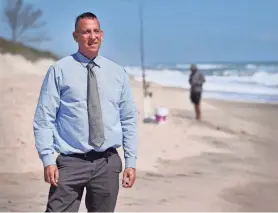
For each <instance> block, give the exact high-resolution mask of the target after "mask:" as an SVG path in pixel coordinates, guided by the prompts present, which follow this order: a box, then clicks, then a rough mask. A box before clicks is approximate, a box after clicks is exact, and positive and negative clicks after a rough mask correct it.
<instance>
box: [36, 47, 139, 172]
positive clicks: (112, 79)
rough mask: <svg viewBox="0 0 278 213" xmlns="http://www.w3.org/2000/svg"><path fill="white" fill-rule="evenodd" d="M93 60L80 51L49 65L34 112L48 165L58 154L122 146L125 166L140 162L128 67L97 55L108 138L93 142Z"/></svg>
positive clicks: (38, 145) (39, 145) (40, 149)
mask: <svg viewBox="0 0 278 213" xmlns="http://www.w3.org/2000/svg"><path fill="white" fill-rule="evenodd" d="M89 61H90V60H89V59H88V58H86V57H85V56H83V55H82V54H81V53H80V52H77V53H75V54H73V55H71V56H67V57H64V58H62V59H61V60H59V61H57V62H55V63H54V64H53V65H52V66H50V68H49V70H48V72H47V74H46V76H45V78H44V81H43V83H42V87H41V91H40V96H39V99H38V104H37V107H36V111H35V116H34V126H33V127H34V136H35V145H36V149H37V151H38V153H39V157H40V159H41V160H42V162H43V166H44V167H46V166H48V165H51V164H56V163H55V161H56V160H55V158H54V151H55V150H56V151H57V152H58V153H64V154H71V153H86V152H89V151H91V150H95V151H99V152H102V151H105V150H106V149H107V148H109V147H114V148H119V147H120V146H123V149H124V158H125V167H126V168H128V167H132V168H135V167H136V159H137V146H138V135H137V124H138V123H137V122H138V111H137V107H136V103H135V101H134V97H133V95H132V91H131V87H130V84H129V78H128V75H127V73H126V72H125V70H124V69H123V68H122V67H121V66H119V65H117V64H115V63H114V62H112V61H110V60H108V59H106V58H104V57H102V56H97V57H96V58H95V59H94V62H95V63H96V64H97V66H95V68H94V71H95V73H96V78H97V82H98V92H99V96H100V104H101V109H102V114H103V123H104V134H105V142H104V144H103V145H102V146H101V147H95V146H94V145H89V143H88V141H89V123H88V112H87V72H88V71H87V68H86V65H87V64H88V62H89Z"/></svg>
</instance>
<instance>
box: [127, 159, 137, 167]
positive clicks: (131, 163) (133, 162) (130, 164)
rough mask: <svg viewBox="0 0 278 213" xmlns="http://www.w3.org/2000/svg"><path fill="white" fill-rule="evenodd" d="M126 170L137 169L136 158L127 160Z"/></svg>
mask: <svg viewBox="0 0 278 213" xmlns="http://www.w3.org/2000/svg"><path fill="white" fill-rule="evenodd" d="M125 168H134V169H135V168H136V158H126V159H125Z"/></svg>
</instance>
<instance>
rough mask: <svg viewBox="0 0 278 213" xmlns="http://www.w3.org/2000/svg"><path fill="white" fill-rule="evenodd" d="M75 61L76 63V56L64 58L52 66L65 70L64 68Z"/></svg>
mask: <svg viewBox="0 0 278 213" xmlns="http://www.w3.org/2000/svg"><path fill="white" fill-rule="evenodd" d="M73 61H74V54H72V55H68V56H64V57H62V58H60V59H59V60H57V61H55V62H54V63H53V64H52V67H54V68H64V67H67V66H69V64H70V63H72V62H73Z"/></svg>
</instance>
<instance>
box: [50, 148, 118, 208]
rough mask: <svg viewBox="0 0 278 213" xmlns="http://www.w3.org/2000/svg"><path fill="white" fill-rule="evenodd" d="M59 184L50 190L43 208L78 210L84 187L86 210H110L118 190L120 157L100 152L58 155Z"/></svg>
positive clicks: (114, 203) (114, 204) (113, 205)
mask: <svg viewBox="0 0 278 213" xmlns="http://www.w3.org/2000/svg"><path fill="white" fill-rule="evenodd" d="M56 163H57V167H58V170H59V180H58V186H57V187H55V186H52V185H51V187H50V190H49V196H48V203H47V208H46V212H78V210H79V206H80V202H81V199H82V195H83V191H84V188H86V197H85V204H86V208H87V210H88V212H113V211H114V209H115V206H116V201H117V197H118V192H119V173H120V172H121V171H122V161H121V158H120V156H119V155H118V154H117V153H114V154H112V155H110V156H99V155H97V154H96V153H95V152H93V153H90V154H87V155H85V154H84V155H61V154H60V155H59V156H58V157H57V160H56Z"/></svg>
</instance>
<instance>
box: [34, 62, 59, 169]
mask: <svg viewBox="0 0 278 213" xmlns="http://www.w3.org/2000/svg"><path fill="white" fill-rule="evenodd" d="M59 90H60V89H59V81H58V78H57V72H56V70H55V68H54V67H53V66H51V67H50V68H49V69H48V72H47V73H46V76H45V78H44V80H43V83H42V87H41V91H40V95H39V98H38V103H37V107H36V111H35V116H34V122H33V130H34V137H35V146H36V149H37V151H38V154H39V157H40V159H41V160H42V163H43V166H44V167H46V166H48V165H52V164H56V163H55V159H54V141H53V138H54V137H53V132H54V128H55V120H56V114H57V111H58V109H59V105H60V92H59Z"/></svg>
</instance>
